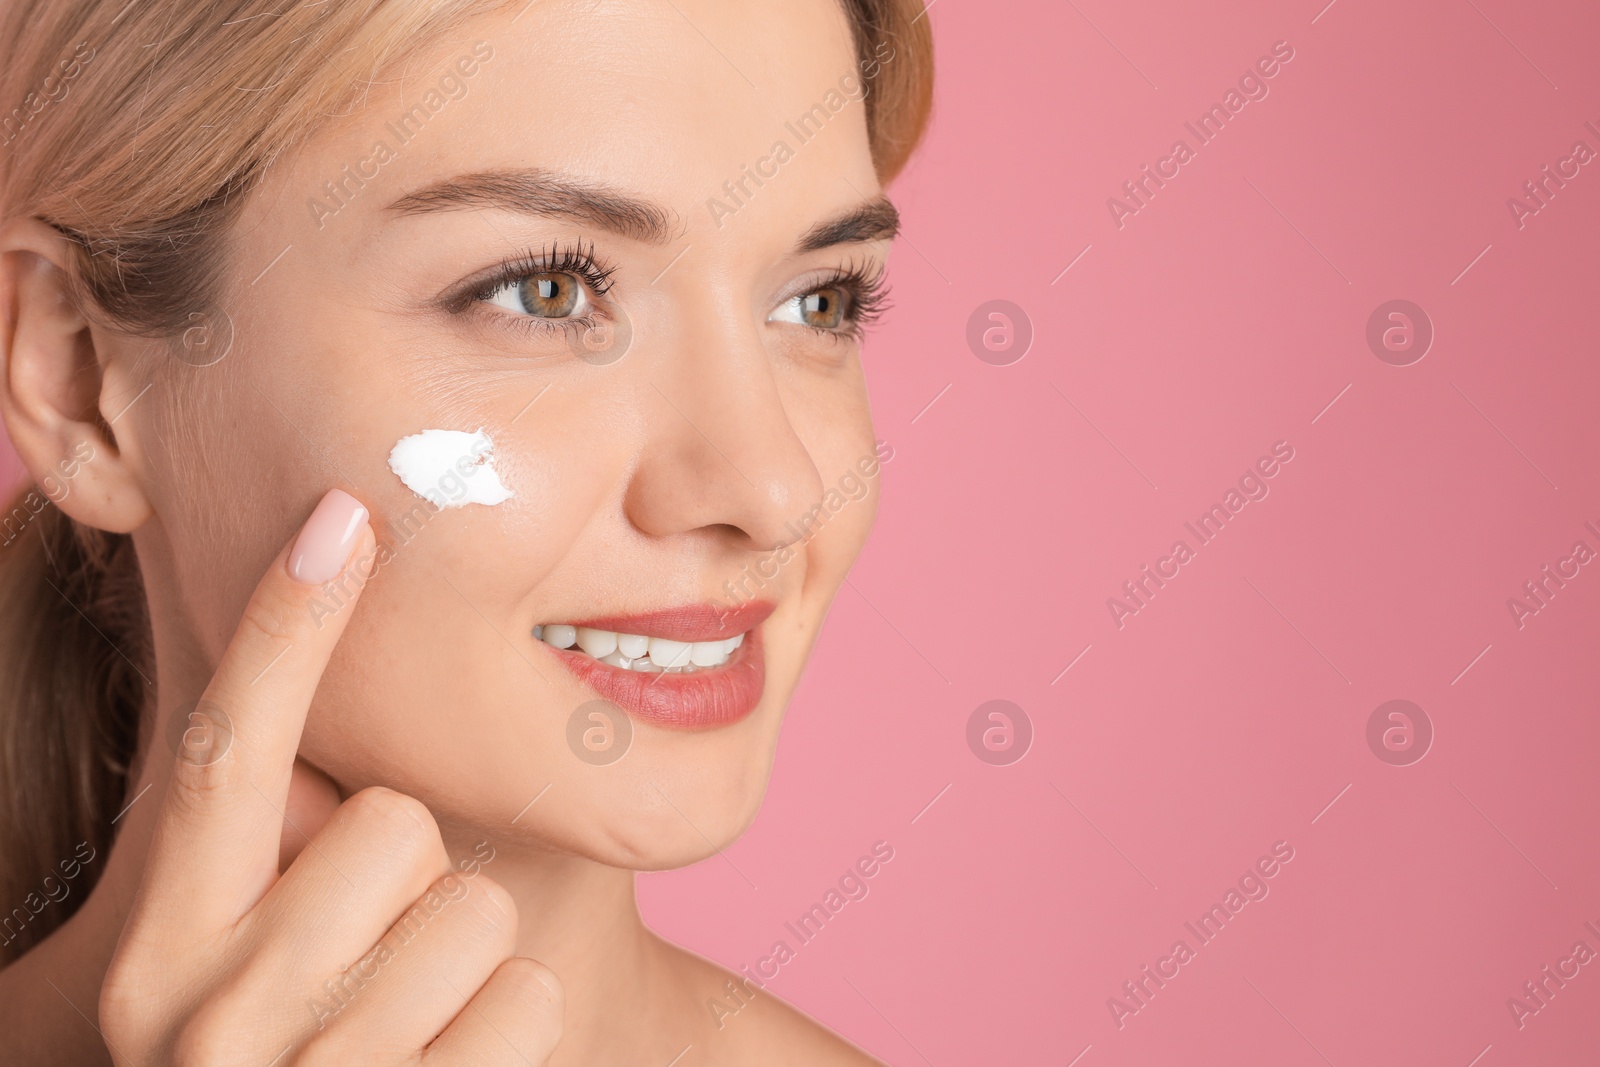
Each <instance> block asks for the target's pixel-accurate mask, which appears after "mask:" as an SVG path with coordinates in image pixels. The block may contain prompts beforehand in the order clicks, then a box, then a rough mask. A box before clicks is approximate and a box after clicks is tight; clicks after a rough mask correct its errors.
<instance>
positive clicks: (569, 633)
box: [542, 625, 578, 648]
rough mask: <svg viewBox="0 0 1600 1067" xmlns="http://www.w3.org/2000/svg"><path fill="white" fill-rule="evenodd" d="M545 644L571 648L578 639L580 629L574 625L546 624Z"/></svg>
mask: <svg viewBox="0 0 1600 1067" xmlns="http://www.w3.org/2000/svg"><path fill="white" fill-rule="evenodd" d="M542 640H543V641H544V643H545V644H547V645H554V646H555V647H557V648H571V647H572V646H573V645H574V644H576V643H577V640H578V631H577V628H576V627H573V626H560V625H554V626H546V627H545V628H544V636H543V638H542Z"/></svg>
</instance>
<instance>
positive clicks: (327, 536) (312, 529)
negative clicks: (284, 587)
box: [289, 489, 367, 585]
mask: <svg viewBox="0 0 1600 1067" xmlns="http://www.w3.org/2000/svg"><path fill="white" fill-rule="evenodd" d="M366 524H367V509H366V508H364V507H362V506H361V502H360V501H359V500H357V499H356V498H355V497H353V496H351V495H350V494H349V493H347V492H345V491H344V490H342V489H330V490H328V495H327V496H325V497H323V498H322V503H320V504H318V505H317V510H316V511H313V512H312V513H311V518H309V519H307V520H306V524H305V526H303V527H301V529H300V536H299V537H297V538H295V542H294V548H293V549H291V550H290V552H289V577H291V578H293V579H294V580H295V581H297V582H304V583H305V584H307V585H321V584H322V583H323V582H326V581H328V580H329V579H330V578H333V577H334V576H336V575H337V574H338V573H339V572H340V571H342V570H344V565H345V564H346V563H348V562H350V553H351V552H353V551H354V550H355V547H356V538H357V537H358V536H360V534H361V528H362V527H363V526H365V525H366Z"/></svg>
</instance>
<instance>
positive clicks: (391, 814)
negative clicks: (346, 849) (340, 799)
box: [344, 785, 444, 856]
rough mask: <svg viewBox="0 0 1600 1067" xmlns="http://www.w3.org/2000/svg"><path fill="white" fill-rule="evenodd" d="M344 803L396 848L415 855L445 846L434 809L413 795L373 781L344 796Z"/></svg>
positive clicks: (375, 833)
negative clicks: (373, 783) (372, 784)
mask: <svg viewBox="0 0 1600 1067" xmlns="http://www.w3.org/2000/svg"><path fill="white" fill-rule="evenodd" d="M344 807H345V808H346V809H348V811H349V813H350V817H351V818H353V819H355V820H356V821H358V822H359V823H361V824H362V826H363V827H365V828H368V829H369V830H370V832H372V833H373V834H374V835H377V836H378V837H379V839H380V840H382V841H383V842H385V844H387V845H388V846H389V847H391V848H393V849H395V850H396V851H399V852H401V853H404V854H406V855H411V856H417V855H423V854H426V853H429V852H431V851H433V850H434V849H443V847H444V844H443V840H442V839H441V837H440V835H439V824H438V823H437V822H435V821H434V818H433V813H432V812H431V811H429V810H428V806H427V805H426V804H424V803H422V801H420V800H418V799H416V798H415V797H412V796H407V795H406V794H405V793H399V792H396V791H395V790H393V789H386V788H384V787H383V786H379V785H374V786H368V787H367V788H365V789H363V790H361V791H360V792H358V793H356V794H355V795H354V796H352V797H351V798H350V799H349V800H346V801H345V802H344Z"/></svg>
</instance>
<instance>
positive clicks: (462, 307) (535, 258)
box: [445, 242, 892, 341]
mask: <svg viewBox="0 0 1600 1067" xmlns="http://www.w3.org/2000/svg"><path fill="white" fill-rule="evenodd" d="M616 270H617V268H616V267H614V266H610V265H607V264H606V263H604V262H603V261H602V260H601V259H600V258H599V257H598V256H596V255H595V251H594V243H593V242H590V243H589V244H588V246H587V247H585V246H584V245H583V244H582V243H581V242H579V243H577V244H571V245H558V244H552V245H551V246H550V248H549V249H548V250H546V251H542V252H535V251H533V250H532V249H529V250H528V251H526V252H523V253H521V254H520V255H517V256H513V257H511V258H510V259H507V260H504V261H503V262H501V263H500V264H499V266H497V267H495V268H494V269H493V271H491V272H490V273H489V274H488V275H487V276H485V277H484V278H482V279H481V280H479V281H476V282H474V283H473V284H472V285H471V286H469V287H468V288H467V289H465V290H464V291H462V292H460V293H458V294H456V295H454V296H452V297H450V298H448V299H447V301H446V303H445V307H446V309H447V310H449V311H450V312H452V313H455V314H462V313H464V312H466V311H468V310H469V309H470V308H471V307H472V306H473V305H474V304H478V303H482V302H484V301H486V300H488V298H489V297H490V296H492V295H493V294H495V293H496V292H498V291H500V290H501V289H504V288H505V287H506V286H508V285H512V284H515V283H517V282H520V281H523V280H524V279H526V278H528V277H530V276H531V275H535V274H570V275H572V276H573V277H575V278H578V279H579V280H581V281H582V282H583V284H584V285H585V286H587V287H588V289H589V291H590V292H591V293H593V294H594V295H595V296H599V297H603V296H605V295H606V293H607V292H609V291H610V289H611V286H612V276H613V275H614V274H615V273H616ZM829 288H838V289H842V290H844V291H845V293H846V295H847V297H848V299H849V309H848V311H847V312H846V322H845V325H844V326H843V327H841V328H840V329H836V330H830V329H827V328H826V327H823V326H810V325H806V326H805V327H804V328H805V329H808V330H811V331H812V332H813V333H819V334H824V335H826V336H828V337H830V338H832V339H834V340H836V341H840V340H860V338H861V336H862V335H863V334H864V333H865V332H866V330H867V328H868V327H870V326H871V325H872V324H873V323H875V322H877V321H878V319H879V318H880V317H881V316H882V315H883V313H884V312H886V311H888V310H889V308H890V307H891V306H892V305H891V304H890V303H889V301H888V296H889V286H888V284H887V283H886V281H885V279H884V274H883V271H882V270H881V269H878V268H875V267H873V266H872V265H871V264H870V263H857V262H855V261H854V260H851V261H849V262H847V263H845V264H844V265H843V266H842V267H838V268H835V269H834V270H833V271H831V272H830V273H829V274H828V275H827V276H826V277H824V278H823V279H822V280H820V281H819V282H818V283H817V284H815V285H813V286H810V287H809V288H807V289H806V290H805V291H804V292H800V293H796V294H794V295H793V296H791V297H789V298H788V300H794V299H796V298H798V297H801V296H805V295H807V294H809V293H812V292H815V291H817V290H818V289H829ZM787 302H788V301H787V300H786V301H785V303H787ZM517 319H518V325H519V326H520V327H522V328H525V329H533V330H538V331H540V332H542V333H554V332H556V331H562V332H565V331H569V330H572V329H574V328H577V329H580V330H582V329H588V328H590V327H591V326H593V325H594V322H593V320H592V319H590V318H588V317H584V318H577V319H541V318H538V317H535V316H517Z"/></svg>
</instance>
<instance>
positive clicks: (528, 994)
mask: <svg viewBox="0 0 1600 1067" xmlns="http://www.w3.org/2000/svg"><path fill="white" fill-rule="evenodd" d="M496 974H497V976H500V977H501V980H502V981H503V982H505V983H506V988H507V991H508V993H509V994H510V995H511V996H512V998H513V999H514V1000H515V1002H516V1008H517V1011H518V1012H519V1013H520V1014H521V1015H522V1016H523V1017H524V1018H526V1019H527V1020H528V1021H529V1022H531V1023H533V1024H534V1025H536V1026H537V1027H538V1028H539V1029H540V1030H550V1029H554V1030H556V1031H559V1030H560V1028H561V1020H562V1017H563V1016H564V1015H565V1014H566V1006H567V999H566V993H565V991H564V990H563V989H562V987H561V979H559V978H557V977H556V972H554V971H552V970H551V969H550V968H548V967H546V966H545V965H544V964H542V963H540V962H539V961H538V960H531V959H529V958H528V957H526V956H513V957H512V958H511V959H509V960H506V961H505V962H504V963H502V964H501V965H500V968H499V970H498V971H497V972H496Z"/></svg>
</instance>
